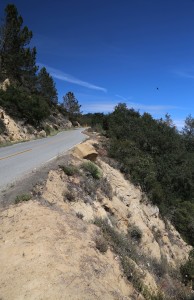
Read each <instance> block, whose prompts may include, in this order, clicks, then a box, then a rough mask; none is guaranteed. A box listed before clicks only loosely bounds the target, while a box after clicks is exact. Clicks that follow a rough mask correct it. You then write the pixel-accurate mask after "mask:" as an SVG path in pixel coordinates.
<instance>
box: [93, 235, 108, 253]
mask: <svg viewBox="0 0 194 300" xmlns="http://www.w3.org/2000/svg"><path fill="white" fill-rule="evenodd" d="M96 248H97V249H98V250H99V251H100V252H101V253H105V252H106V251H107V250H108V244H107V241H106V240H105V239H104V237H102V236H99V237H97V238H96Z"/></svg>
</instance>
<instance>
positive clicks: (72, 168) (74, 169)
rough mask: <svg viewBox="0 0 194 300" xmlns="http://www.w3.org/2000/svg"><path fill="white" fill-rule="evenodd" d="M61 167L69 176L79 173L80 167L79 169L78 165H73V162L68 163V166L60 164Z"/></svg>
mask: <svg viewBox="0 0 194 300" xmlns="http://www.w3.org/2000/svg"><path fill="white" fill-rule="evenodd" d="M59 167H60V168H61V169H62V170H63V172H64V173H65V174H66V175H67V176H73V175H75V174H78V173H79V169H78V168H77V167H75V166H73V165H72V164H70V165H66V166H62V165H60V166H59Z"/></svg>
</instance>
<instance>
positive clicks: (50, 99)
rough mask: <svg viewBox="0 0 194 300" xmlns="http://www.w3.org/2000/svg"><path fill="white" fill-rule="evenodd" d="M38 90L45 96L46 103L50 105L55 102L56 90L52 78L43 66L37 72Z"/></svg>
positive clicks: (56, 100)
mask: <svg viewBox="0 0 194 300" xmlns="http://www.w3.org/2000/svg"><path fill="white" fill-rule="evenodd" d="M37 82H38V87H37V88H38V91H39V92H40V94H41V95H42V96H43V97H44V98H45V100H46V101H47V103H48V104H49V105H50V106H51V105H52V104H57V102H58V97H57V90H56V87H55V83H54V81H53V78H52V77H51V76H50V74H49V73H48V72H47V70H46V68H45V67H43V68H42V69H41V70H40V72H39V74H38V80H37Z"/></svg>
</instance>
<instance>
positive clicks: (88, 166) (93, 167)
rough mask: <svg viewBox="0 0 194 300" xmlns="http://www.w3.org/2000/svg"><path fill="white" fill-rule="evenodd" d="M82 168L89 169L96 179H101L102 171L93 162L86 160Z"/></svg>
mask: <svg viewBox="0 0 194 300" xmlns="http://www.w3.org/2000/svg"><path fill="white" fill-rule="evenodd" d="M82 168H83V169H84V170H85V171H87V172H88V173H89V174H90V175H92V177H93V178H94V179H100V178H101V177H102V171H101V170H100V169H99V168H98V166H97V165H96V164H95V163H93V162H91V161H86V162H84V163H83V164H82Z"/></svg>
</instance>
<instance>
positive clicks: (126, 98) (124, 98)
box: [115, 94, 132, 102]
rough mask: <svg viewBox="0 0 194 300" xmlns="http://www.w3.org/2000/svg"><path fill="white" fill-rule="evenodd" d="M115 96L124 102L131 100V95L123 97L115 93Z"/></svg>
mask: <svg viewBox="0 0 194 300" xmlns="http://www.w3.org/2000/svg"><path fill="white" fill-rule="evenodd" d="M115 96H116V97H118V98H120V99H121V100H123V101H125V102H127V101H129V100H131V99H132V97H123V96H121V95H118V94H117V95H115Z"/></svg>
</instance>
